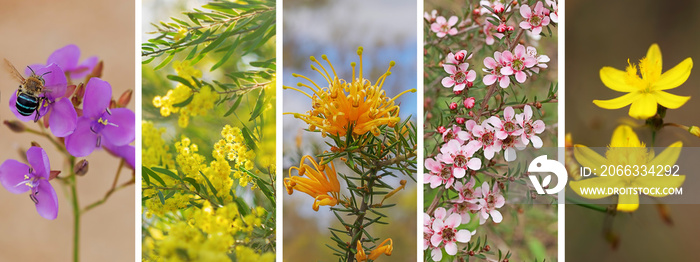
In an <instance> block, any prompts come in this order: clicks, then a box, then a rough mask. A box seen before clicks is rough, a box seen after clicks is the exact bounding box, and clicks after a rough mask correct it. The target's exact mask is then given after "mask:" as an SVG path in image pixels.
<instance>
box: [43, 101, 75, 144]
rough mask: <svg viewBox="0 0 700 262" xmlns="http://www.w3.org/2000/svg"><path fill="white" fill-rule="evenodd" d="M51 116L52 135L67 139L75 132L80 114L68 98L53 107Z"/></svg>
mask: <svg viewBox="0 0 700 262" xmlns="http://www.w3.org/2000/svg"><path fill="white" fill-rule="evenodd" d="M51 107H52V110H51V115H50V116H49V127H51V133H53V135H55V136H57V137H65V136H67V135H70V134H72V133H73V131H74V130H75V126H76V124H77V123H78V113H76V112H75V108H74V107H73V104H72V103H71V102H70V100H68V99H67V98H62V99H60V100H58V102H55V103H53V105H52V106H51Z"/></svg>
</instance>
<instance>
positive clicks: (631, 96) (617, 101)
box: [593, 92, 640, 109]
mask: <svg viewBox="0 0 700 262" xmlns="http://www.w3.org/2000/svg"><path fill="white" fill-rule="evenodd" d="M639 95H640V93H639V92H632V93H628V94H625V95H623V96H621V97H618V98H613V99H610V100H593V103H594V104H595V105H597V106H598V107H601V108H605V109H620V108H623V107H625V106H627V105H629V104H631V103H632V102H634V101H635V100H636V99H637V97H639Z"/></svg>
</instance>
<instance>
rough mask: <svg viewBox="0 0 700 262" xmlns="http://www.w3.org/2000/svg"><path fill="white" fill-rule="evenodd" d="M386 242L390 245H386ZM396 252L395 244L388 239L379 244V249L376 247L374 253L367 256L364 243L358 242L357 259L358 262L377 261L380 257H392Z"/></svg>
mask: <svg viewBox="0 0 700 262" xmlns="http://www.w3.org/2000/svg"><path fill="white" fill-rule="evenodd" d="M386 242H389V244H388V245H386ZM393 250H394V242H393V241H392V240H391V238H387V239H386V240H384V242H382V243H381V244H379V246H378V247H376V248H375V249H374V250H372V252H370V253H369V255H367V254H366V253H365V250H364V249H363V248H362V243H360V241H359V240H358V241H357V253H356V254H355V259H356V260H357V262H363V261H367V260H376V259H377V258H379V256H380V255H382V254H385V255H387V256H391V252H392V251H393Z"/></svg>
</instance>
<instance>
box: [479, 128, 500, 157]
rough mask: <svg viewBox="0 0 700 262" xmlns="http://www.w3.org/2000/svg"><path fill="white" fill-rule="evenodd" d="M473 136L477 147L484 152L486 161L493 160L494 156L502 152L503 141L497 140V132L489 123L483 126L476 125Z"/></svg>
mask: <svg viewBox="0 0 700 262" xmlns="http://www.w3.org/2000/svg"><path fill="white" fill-rule="evenodd" d="M472 136H474V140H473V141H476V142H477V145H479V147H481V148H482V149H483V150H484V157H486V159H493V156H494V155H495V154H496V153H498V152H500V151H501V140H499V139H498V138H496V130H495V128H494V127H493V126H491V124H489V121H484V122H482V123H481V125H475V126H474V128H473V129H472Z"/></svg>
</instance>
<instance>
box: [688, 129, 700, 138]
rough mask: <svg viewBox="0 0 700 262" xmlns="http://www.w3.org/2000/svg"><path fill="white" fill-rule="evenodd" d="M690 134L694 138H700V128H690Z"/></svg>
mask: <svg viewBox="0 0 700 262" xmlns="http://www.w3.org/2000/svg"><path fill="white" fill-rule="evenodd" d="M688 132H690V133H691V134H693V135H694V136H697V137H700V127H697V126H691V127H690V128H688Z"/></svg>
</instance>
